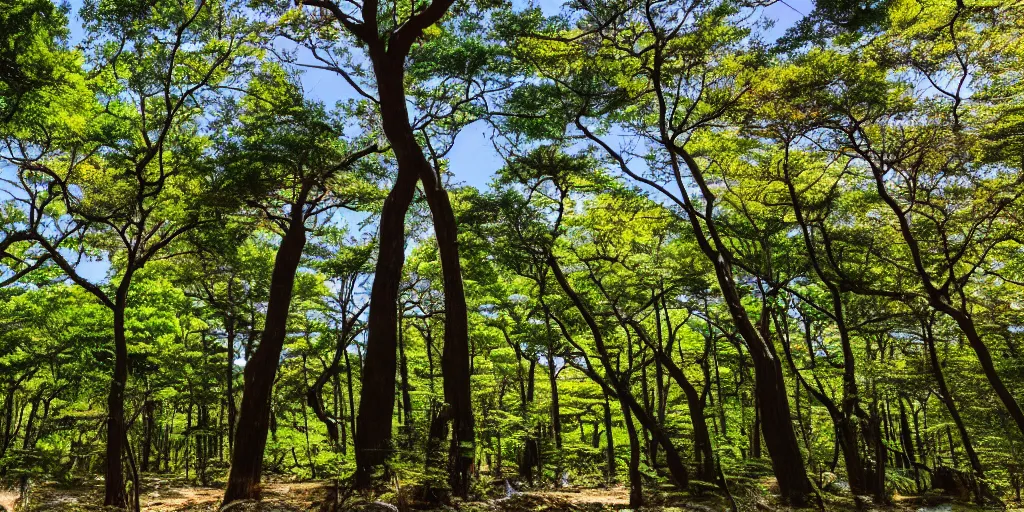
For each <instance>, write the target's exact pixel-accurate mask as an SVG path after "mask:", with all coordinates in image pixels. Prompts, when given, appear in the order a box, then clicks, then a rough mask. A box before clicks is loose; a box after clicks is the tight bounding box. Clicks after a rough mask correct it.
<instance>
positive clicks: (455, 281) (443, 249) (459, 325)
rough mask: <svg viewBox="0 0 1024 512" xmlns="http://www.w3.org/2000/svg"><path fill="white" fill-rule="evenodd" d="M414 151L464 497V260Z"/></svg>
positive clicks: (456, 481) (450, 217) (446, 202)
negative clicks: (437, 268) (437, 272)
mask: <svg viewBox="0 0 1024 512" xmlns="http://www.w3.org/2000/svg"><path fill="white" fill-rule="evenodd" d="M410 130H411V129H410ZM416 155H418V156H419V159H417V160H416V163H417V164H418V167H419V176H420V179H421V180H422V181H423V190H424V195H426V197H427V203H428V205H429V206H430V213H431V216H432V218H433V220H434V234H435V236H436V237H437V247H438V250H439V252H440V256H441V273H442V278H443V280H444V311H445V314H444V351H443V352H442V354H441V373H442V376H443V377H444V400H445V402H447V403H448V406H449V407H450V408H451V417H452V422H453V423H454V424H453V428H452V441H451V449H450V456H451V462H452V464H453V467H451V468H450V469H451V471H450V481H451V486H452V491H453V492H454V493H455V494H456V495H457V496H459V497H462V498H465V497H466V496H467V494H468V493H469V473H470V468H472V466H473V456H474V453H475V449H476V447H475V437H474V431H473V403H472V394H471V392H470V354H469V319H468V316H469V313H468V308H467V306H466V293H465V289H464V286H463V283H462V264H461V262H460V261H459V240H458V229H457V228H458V226H457V223H456V219H455V212H454V210H452V204H451V200H450V199H449V197H448V193H447V192H446V191H445V190H444V187H443V185H442V184H441V182H440V180H439V179H438V177H437V175H436V174H435V172H434V169H433V168H432V167H431V166H430V165H429V163H428V162H427V160H426V158H425V157H424V156H423V151H422V149H421V148H419V146H418V145H417V146H416Z"/></svg>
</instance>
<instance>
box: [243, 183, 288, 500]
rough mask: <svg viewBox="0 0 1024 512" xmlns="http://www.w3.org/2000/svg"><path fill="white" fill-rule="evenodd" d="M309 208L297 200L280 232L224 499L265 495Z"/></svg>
mask: <svg viewBox="0 0 1024 512" xmlns="http://www.w3.org/2000/svg"><path fill="white" fill-rule="evenodd" d="M304 210H305V208H304V204H303V203H302V202H301V201H300V202H297V204H293V205H292V214H291V220H290V224H289V226H288V230H287V231H286V232H285V233H284V236H283V237H282V238H281V245H280V247H279V248H278V250H277V256H276V257H275V258H274V270H273V273H272V274H271V278H270V297H269V299H268V301H267V317H266V322H265V326H264V328H263V334H262V336H261V337H260V345H259V347H257V348H256V350H255V351H254V352H253V354H252V357H251V358H250V359H249V361H248V362H247V363H246V365H245V372H244V378H245V383H244V386H243V389H242V405H241V410H240V411H239V416H238V423H239V425H244V427H243V428H239V429H238V430H237V431H236V432H235V443H234V444H235V450H234V452H233V453H232V454H231V470H230V472H229V474H228V485H227V490H226V491H225V493H224V504H228V503H231V502H232V501H236V500H245V499H259V497H260V476H261V474H262V472H263V452H264V449H265V448H266V445H267V431H268V429H269V427H270V397H271V392H272V391H273V385H274V381H275V380H276V378H277V367H278V362H279V361H280V358H281V350H282V348H283V347H284V341H285V336H286V334H287V327H288V325H287V324H288V311H289V309H290V308H291V301H292V289H293V288H294V286H295V273H296V272H297V271H298V268H299V261H300V259H301V258H302V251H303V249H304V247H305V245H306V227H305V225H304V223H303V221H304Z"/></svg>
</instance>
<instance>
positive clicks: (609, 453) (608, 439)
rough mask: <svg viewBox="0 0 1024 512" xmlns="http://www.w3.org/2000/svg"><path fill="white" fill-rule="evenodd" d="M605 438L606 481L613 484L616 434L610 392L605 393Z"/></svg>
mask: <svg viewBox="0 0 1024 512" xmlns="http://www.w3.org/2000/svg"><path fill="white" fill-rule="evenodd" d="M604 438H605V444H607V446H606V447H605V458H606V459H607V460H606V462H607V463H608V470H607V475H606V481H607V482H608V484H611V483H612V482H614V481H615V436H614V435H612V408H611V404H609V403H608V393H607V392H605V393H604Z"/></svg>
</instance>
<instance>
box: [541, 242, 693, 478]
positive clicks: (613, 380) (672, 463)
mask: <svg viewBox="0 0 1024 512" xmlns="http://www.w3.org/2000/svg"><path fill="white" fill-rule="evenodd" d="M547 266H548V268H550V269H551V271H552V273H553V274H554V276H555V280H557V281H558V284H559V286H560V287H561V288H562V291H563V292H565V294H566V295H568V296H569V299H570V300H571V301H572V303H573V306H575V308H576V310H577V311H578V312H579V313H580V316H582V317H583V320H584V321H585V322H586V323H587V327H588V328H589V329H590V334H591V336H593V338H594V344H595V346H596V347H597V350H598V353H599V354H600V359H601V364H602V365H603V366H604V370H605V375H606V377H605V379H606V380H608V381H610V387H611V388H612V389H610V390H609V391H612V392H613V393H614V394H615V395H616V396H617V397H618V398H619V401H620V402H622V403H623V404H625V405H628V407H629V409H630V410H631V411H633V414H634V415H635V416H636V418H637V420H639V421H640V424H641V425H643V427H644V428H645V429H647V430H648V431H650V433H651V435H652V436H653V437H654V439H655V440H656V441H657V442H658V443H661V446H662V447H663V448H664V449H665V462H666V464H667V466H668V470H669V473H670V474H671V476H672V479H673V480H674V481H675V484H676V485H677V486H679V487H680V488H682V489H685V488H686V487H687V486H688V485H689V483H690V478H689V475H688V472H687V470H686V465H685V464H683V461H682V460H681V459H680V458H679V452H678V451H677V450H676V448H675V445H674V444H673V443H672V439H671V438H670V437H669V436H668V433H666V432H665V430H664V429H663V428H661V425H659V424H658V423H657V422H656V421H655V420H654V419H653V418H651V417H650V416H649V415H648V414H647V411H646V410H645V409H644V407H643V406H642V405H640V404H639V403H638V402H637V401H636V399H635V398H634V397H633V394H632V392H630V390H629V386H628V383H626V382H623V380H622V379H621V378H619V376H618V375H616V372H615V369H614V368H613V367H612V365H611V357H610V356H609V353H608V349H607V347H605V344H604V336H603V335H602V333H601V329H600V327H598V325H597V321H596V320H595V319H594V316H593V315H592V314H591V313H590V309H589V308H588V307H587V305H586V304H585V303H584V302H583V299H582V298H581V297H580V296H579V294H578V293H576V291H575V290H574V289H573V288H572V286H571V285H570V284H569V280H568V279H566V277H565V274H564V273H563V272H562V268H561V266H559V264H558V260H556V259H555V257H554V256H551V255H548V258H547ZM546 312H547V311H546ZM548 313H549V314H550V312H548ZM559 327H562V328H563V334H566V335H567V334H568V331H565V330H564V326H562V325H561V324H559ZM591 379H593V380H595V381H597V382H598V384H602V385H605V386H609V384H608V383H605V382H604V380H603V379H600V378H599V377H598V376H597V375H592V376H591Z"/></svg>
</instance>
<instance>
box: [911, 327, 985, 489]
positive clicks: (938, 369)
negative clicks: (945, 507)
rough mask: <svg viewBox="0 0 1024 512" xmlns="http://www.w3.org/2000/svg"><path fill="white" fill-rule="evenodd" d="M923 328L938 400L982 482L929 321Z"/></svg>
mask: <svg viewBox="0 0 1024 512" xmlns="http://www.w3.org/2000/svg"><path fill="white" fill-rule="evenodd" d="M921 323H922V326H923V328H924V339H925V342H926V343H927V344H928V360H929V362H931V366H932V374H933V375H935V381H936V383H937V384H938V385H939V400H941V401H942V405H944V406H946V410H947V411H948V412H949V416H950V418H952V419H953V423H954V424H955V425H956V430H957V433H958V434H960V441H961V442H962V443H963V445H964V452H966V453H967V459H968V460H969V461H970V462H971V469H972V470H973V471H974V476H975V481H976V482H978V485H979V486H980V485H981V484H980V482H981V481H983V480H984V478H985V473H984V471H983V470H982V467H981V459H979V458H978V454H977V452H975V451H974V444H973V443H972V442H971V436H970V434H968V433H967V427H966V425H964V420H963V418H962V417H961V416H960V410H959V409H958V408H957V406H956V402H954V401H953V395H952V393H950V391H949V386H948V385H947V384H946V376H945V374H944V373H943V371H942V365H941V364H940V363H939V354H938V351H936V349H935V335H934V333H933V332H932V326H931V322H930V320H928V321H922V322H921ZM952 448H953V447H952V443H950V450H951V451H952ZM976 492H977V494H979V495H980V494H981V492H980V490H976Z"/></svg>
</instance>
